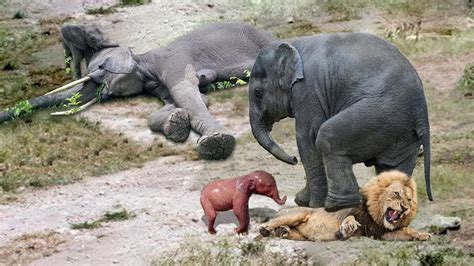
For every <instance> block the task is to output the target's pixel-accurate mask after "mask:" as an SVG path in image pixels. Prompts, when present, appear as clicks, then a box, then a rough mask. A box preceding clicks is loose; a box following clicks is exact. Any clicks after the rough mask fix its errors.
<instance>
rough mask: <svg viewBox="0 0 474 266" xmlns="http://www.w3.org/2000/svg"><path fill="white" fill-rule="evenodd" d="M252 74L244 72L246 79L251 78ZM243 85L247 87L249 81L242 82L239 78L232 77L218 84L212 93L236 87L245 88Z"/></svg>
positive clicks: (247, 71)
mask: <svg viewBox="0 0 474 266" xmlns="http://www.w3.org/2000/svg"><path fill="white" fill-rule="evenodd" d="M250 74H251V72H250V70H248V69H246V70H244V75H245V77H246V78H249V77H250ZM243 85H247V81H245V80H242V79H240V78H238V77H230V78H229V80H224V81H219V82H216V83H215V86H212V87H211V89H210V91H213V90H225V89H229V88H233V87H235V86H243Z"/></svg>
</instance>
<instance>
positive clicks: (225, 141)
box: [197, 133, 235, 160]
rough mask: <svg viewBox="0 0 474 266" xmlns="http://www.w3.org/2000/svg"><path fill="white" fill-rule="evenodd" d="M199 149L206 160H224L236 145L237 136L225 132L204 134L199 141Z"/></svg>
mask: <svg viewBox="0 0 474 266" xmlns="http://www.w3.org/2000/svg"><path fill="white" fill-rule="evenodd" d="M198 143H199V144H198V147H197V150H198V152H199V155H200V156H201V158H203V159H206V160H223V159H226V158H227V157H229V156H230V154H231V153H232V151H233V150H234V147H235V138H234V137H233V136H232V135H228V134H225V133H214V134H213V135H212V136H203V137H201V139H199V141H198Z"/></svg>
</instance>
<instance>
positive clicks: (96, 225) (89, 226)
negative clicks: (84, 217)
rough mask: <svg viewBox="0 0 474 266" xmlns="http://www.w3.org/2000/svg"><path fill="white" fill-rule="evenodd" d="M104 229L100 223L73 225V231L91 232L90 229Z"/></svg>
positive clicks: (90, 222)
mask: <svg viewBox="0 0 474 266" xmlns="http://www.w3.org/2000/svg"><path fill="white" fill-rule="evenodd" d="M99 227H102V224H101V223H100V221H85V222H82V223H74V224H71V229H76V230H90V229H96V228H99Z"/></svg>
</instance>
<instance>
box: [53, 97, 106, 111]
mask: <svg viewBox="0 0 474 266" xmlns="http://www.w3.org/2000/svg"><path fill="white" fill-rule="evenodd" d="M96 102H97V98H94V99H92V100H90V101H89V102H88V103H86V104H84V105H81V106H79V107H78V108H77V109H71V110H67V111H62V112H54V113H51V115H72V114H76V113H79V112H81V111H83V110H85V109H87V108H88V107H89V106H91V105H93V104H94V103H96Z"/></svg>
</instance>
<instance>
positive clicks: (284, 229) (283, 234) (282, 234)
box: [275, 225, 290, 238]
mask: <svg viewBox="0 0 474 266" xmlns="http://www.w3.org/2000/svg"><path fill="white" fill-rule="evenodd" d="M289 233H290V227H288V226H287V225H282V226H279V227H277V228H275V235H276V236H278V237H279V238H288V234H289Z"/></svg>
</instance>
